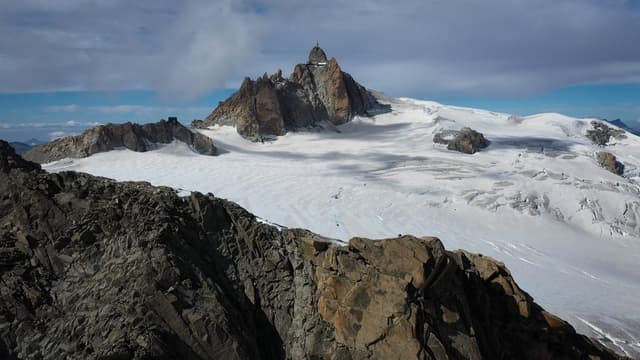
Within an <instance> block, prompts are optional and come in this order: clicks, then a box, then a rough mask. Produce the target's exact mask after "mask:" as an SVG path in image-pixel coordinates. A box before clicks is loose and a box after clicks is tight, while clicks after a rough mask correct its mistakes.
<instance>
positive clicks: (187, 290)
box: [0, 142, 618, 359]
mask: <svg viewBox="0 0 640 360" xmlns="http://www.w3.org/2000/svg"><path fill="white" fill-rule="evenodd" d="M0 268H2V272H0V280H1V281H0V297H1V298H2V300H1V301H0V358H3V359H17V358H41V359H59V358H69V359H171V358H193V359H217V358H225V359H278V358H281V359H285V358H286V359H314V358H315V359H319V358H327V359H329V358H332V359H380V358H407V359H413V358H415V359H481V358H487V359H510V358H519V359H551V358H554V359H583V358H591V359H616V358H618V356H616V355H615V354H614V353H612V352H610V351H609V350H607V349H606V348H604V347H603V346H601V345H600V344H598V343H597V342H595V341H593V340H590V339H588V338H586V337H584V336H582V335H579V334H576V333H575V331H574V329H573V328H572V327H571V326H570V325H569V324H567V323H566V322H564V321H563V320H561V319H559V318H557V317H555V316H553V315H552V314H550V313H548V312H546V311H544V310H543V309H542V308H541V307H540V306H538V305H537V304H536V303H535V302H534V301H533V299H532V298H531V297H530V296H529V295H528V294H527V293H526V292H524V291H522V290H521V289H520V288H519V287H518V285H517V284H516V283H515V281H514V280H513V278H512V277H511V274H510V273H509V271H508V270H507V269H506V268H505V266H504V265H503V264H502V263H500V262H498V261H496V260H493V259H491V258H488V257H484V256H481V255H476V254H470V253H467V252H464V251H455V252H451V251H446V250H445V249H444V247H443V246H442V243H441V242H440V241H439V240H438V239H436V238H428V237H427V238H416V237H412V236H402V237H399V238H395V239H386V240H380V241H374V240H368V239H363V238H353V239H351V240H350V241H349V244H348V245H344V246H340V245H337V244H335V243H333V242H331V241H329V240H327V239H324V238H322V237H321V236H319V235H316V234H313V233H311V232H309V231H306V230H301V229H282V230H281V229H279V228H277V227H274V226H271V225H268V224H264V223H263V221H260V220H259V219H257V218H256V217H255V216H253V215H252V214H250V213H248V212H247V211H245V210H244V209H242V208H240V207H239V206H238V205H236V204H234V203H232V202H229V201H226V200H223V199H219V198H215V197H214V196H213V195H211V194H207V195H203V194H200V193H192V194H191V195H190V196H188V197H179V196H177V195H176V193H175V191H174V190H172V189H170V188H165V187H153V186H151V185H149V184H147V183H141V182H137V183H132V182H125V183H117V182H114V181H111V180H107V179H104V178H97V177H93V176H90V175H88V174H82V173H74V172H62V173H57V174H49V173H46V172H44V171H42V170H40V167H39V165H37V164H35V163H32V162H29V161H25V160H23V159H22V158H21V157H20V156H19V155H16V154H15V152H14V151H13V149H12V148H11V147H10V146H9V145H8V144H7V143H5V142H0Z"/></svg>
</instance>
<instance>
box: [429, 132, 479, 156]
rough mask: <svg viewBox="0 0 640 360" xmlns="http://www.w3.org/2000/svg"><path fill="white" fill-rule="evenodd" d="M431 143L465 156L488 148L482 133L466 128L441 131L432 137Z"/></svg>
mask: <svg viewBox="0 0 640 360" xmlns="http://www.w3.org/2000/svg"><path fill="white" fill-rule="evenodd" d="M433 142H434V143H436V144H443V145H447V149H449V150H453V151H458V152H461V153H465V154H475V153H476V152H478V151H479V150H480V149H484V148H486V147H487V146H489V141H488V140H487V139H486V138H485V137H484V135H483V134H482V133H479V132H477V131H475V130H473V129H471V128H468V127H464V128H462V129H460V130H444V131H441V132H439V133H437V134H435V135H434V136H433Z"/></svg>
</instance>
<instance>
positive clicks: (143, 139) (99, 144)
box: [24, 118, 216, 164]
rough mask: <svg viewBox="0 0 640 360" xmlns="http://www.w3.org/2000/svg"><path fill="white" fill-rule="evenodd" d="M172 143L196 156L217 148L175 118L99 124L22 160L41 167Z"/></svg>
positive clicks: (208, 153)
mask: <svg viewBox="0 0 640 360" xmlns="http://www.w3.org/2000/svg"><path fill="white" fill-rule="evenodd" d="M174 140H179V141H182V142H184V143H186V144H187V145H189V146H190V147H191V149H193V150H194V151H195V152H197V153H200V154H203V155H215V154H216V148H215V146H214V145H213V141H212V140H211V139H210V138H209V137H207V136H204V135H202V134H200V133H197V132H193V131H191V130H189V129H188V128H186V127H185V126H183V125H182V124H180V123H179V122H178V120H177V119H176V118H169V120H161V121H159V122H157V123H149V124H144V125H139V124H134V123H131V122H128V123H125V124H107V125H99V126H96V127H94V128H91V129H88V130H86V131H84V132H83V133H82V134H80V135H78V136H69V137H65V138H62V139H57V140H54V141H52V142H49V143H45V144H41V145H38V146H35V147H34V148H32V149H31V150H29V151H27V152H26V153H25V154H24V157H25V159H28V160H31V161H35V162H37V163H41V164H43V163H48V162H51V161H56V160H60V159H64V158H83V157H87V156H90V155H93V154H95V153H99V152H104V151H110V150H113V149H116V148H122V147H124V148H127V149H129V150H133V151H138V152H144V151H149V150H153V149H154V148H155V147H156V146H157V144H168V143H170V142H172V141H174Z"/></svg>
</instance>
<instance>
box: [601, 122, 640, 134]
mask: <svg viewBox="0 0 640 360" xmlns="http://www.w3.org/2000/svg"><path fill="white" fill-rule="evenodd" d="M602 120H604V121H606V122H608V123H609V124H612V125H615V126H617V127H619V128H621V129H624V130H626V131H628V132H630V133H632V134H633V135H638V136H640V129H638V128H633V127H631V126H629V125H627V124H626V123H625V122H624V121H622V120H621V119H615V120H607V119H602Z"/></svg>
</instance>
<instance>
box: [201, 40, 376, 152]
mask: <svg viewBox="0 0 640 360" xmlns="http://www.w3.org/2000/svg"><path fill="white" fill-rule="evenodd" d="M384 109H386V108H385V107H384V106H383V105H381V104H379V103H378V102H377V100H376V99H375V98H374V96H373V95H372V94H371V93H370V92H369V91H368V90H367V89H366V88H364V87H363V86H362V85H360V84H358V83H357V82H356V81H355V80H354V79H353V78H352V77H351V75H349V74H347V73H346V72H344V71H342V69H341V68H340V65H338V62H337V61H336V59H335V58H331V59H329V60H327V56H326V54H325V52H324V50H322V49H321V48H320V47H318V46H316V47H314V48H313V49H312V50H311V52H310V53H309V59H308V61H307V63H304V64H298V65H296V67H295V68H294V70H293V73H292V74H291V76H290V77H289V78H284V77H283V76H282V71H281V70H278V71H277V72H276V73H275V74H273V75H271V76H268V75H267V74H266V73H265V74H264V75H263V76H262V77H259V78H258V79H256V80H252V79H250V78H245V79H244V81H243V83H242V85H241V86H240V89H239V90H238V91H237V92H236V93H234V94H233V95H232V96H231V97H230V98H229V99H227V100H225V101H224V102H221V103H220V104H219V105H218V107H217V108H216V109H215V110H213V112H212V113H211V115H209V116H208V117H207V118H206V119H205V120H203V121H194V122H193V123H192V125H193V126H194V127H197V128H206V127H209V126H212V125H232V126H235V127H236V129H237V131H238V133H239V134H240V135H241V136H243V137H244V138H246V139H249V140H252V141H259V140H262V139H264V138H265V137H270V136H279V135H284V134H285V133H286V132H287V131H290V130H296V129H300V128H306V127H312V126H315V125H318V124H321V123H324V122H326V123H330V124H333V125H340V124H344V123H346V122H348V121H349V120H351V119H352V118H353V117H354V116H355V115H361V116H367V115H369V114H370V113H371V112H372V111H381V110H384Z"/></svg>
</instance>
